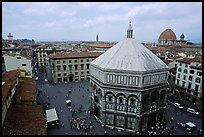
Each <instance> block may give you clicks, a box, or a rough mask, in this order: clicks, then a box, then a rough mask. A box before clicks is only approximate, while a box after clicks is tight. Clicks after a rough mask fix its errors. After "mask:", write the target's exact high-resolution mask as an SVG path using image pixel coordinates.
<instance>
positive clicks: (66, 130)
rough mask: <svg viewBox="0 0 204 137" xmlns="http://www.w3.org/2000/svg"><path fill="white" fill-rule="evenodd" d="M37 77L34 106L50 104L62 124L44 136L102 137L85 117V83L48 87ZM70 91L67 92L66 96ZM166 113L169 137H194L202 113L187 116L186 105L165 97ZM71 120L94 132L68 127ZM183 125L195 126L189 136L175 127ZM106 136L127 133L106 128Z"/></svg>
mask: <svg viewBox="0 0 204 137" xmlns="http://www.w3.org/2000/svg"><path fill="white" fill-rule="evenodd" d="M36 76H37V77H38V78H39V80H38V81H36V85H37V103H38V104H47V103H50V105H49V106H48V108H45V109H50V108H54V107H55V108H56V110H57V112H58V114H59V122H60V123H61V124H62V125H63V126H60V127H54V128H51V129H47V133H48V135H80V134H88V135H104V134H105V129H104V127H102V126H101V124H100V123H99V122H97V121H96V120H95V119H94V117H93V115H90V114H89V113H88V114H87V112H88V110H89V109H90V105H91V104H90V92H89V81H79V82H72V83H57V84H56V85H55V84H50V85H49V84H48V82H46V81H45V78H46V77H45V75H44V74H42V73H41V72H40V71H38V73H37V74H36ZM69 91H71V93H69ZM66 100H72V103H73V104H74V107H73V106H72V112H71V111H70V110H69V109H68V107H67V104H66ZM175 102H179V103H180V104H181V105H182V106H183V107H184V108H183V109H179V108H177V107H175V106H174V103H175ZM81 105H82V108H83V109H82V111H81V112H77V113H76V114H75V116H73V111H74V110H75V111H77V110H78V109H79V108H80V107H81ZM166 106H167V107H166V110H165V119H166V126H167V127H169V128H172V130H171V134H172V135H198V132H197V130H199V129H202V112H201V111H200V110H199V113H200V114H199V115H195V114H191V113H189V112H187V111H186V109H187V107H189V106H187V104H185V103H182V100H179V99H176V98H174V97H172V96H170V95H168V97H167V102H166ZM172 117H173V118H174V120H172V122H171V123H169V121H170V119H171V118H172ZM72 118H80V119H83V118H85V119H86V120H85V121H86V123H90V122H91V123H92V124H93V126H94V127H95V130H93V131H92V132H91V131H89V132H88V131H86V132H84V131H83V130H77V129H75V128H71V125H70V120H71V119H72ZM181 122H182V123H187V122H192V123H194V124H195V125H196V126H197V127H196V130H195V131H194V132H192V133H189V132H188V131H187V130H186V128H183V127H177V126H176V124H177V123H181ZM176 127H177V128H176ZM106 131H107V132H108V133H107V134H110V135H127V134H131V133H127V132H124V131H118V130H116V129H112V130H111V129H108V128H107V129H106Z"/></svg>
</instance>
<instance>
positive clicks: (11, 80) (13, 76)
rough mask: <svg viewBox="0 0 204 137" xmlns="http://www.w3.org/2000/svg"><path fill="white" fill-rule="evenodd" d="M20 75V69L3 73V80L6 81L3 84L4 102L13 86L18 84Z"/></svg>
mask: <svg viewBox="0 0 204 137" xmlns="http://www.w3.org/2000/svg"><path fill="white" fill-rule="evenodd" d="M19 75H20V71H19V70H12V71H4V72H3V73H2V82H5V83H4V85H3V86H2V104H3V103H4V102H5V101H6V99H7V96H8V94H9V91H10V89H11V87H13V86H14V85H15V84H16V82H17V81H16V80H17V78H18V77H19Z"/></svg>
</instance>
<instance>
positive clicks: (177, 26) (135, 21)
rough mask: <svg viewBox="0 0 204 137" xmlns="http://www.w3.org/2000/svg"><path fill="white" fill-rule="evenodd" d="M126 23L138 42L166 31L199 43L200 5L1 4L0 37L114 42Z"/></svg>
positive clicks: (136, 3) (154, 37) (124, 28)
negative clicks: (0, 33)
mask: <svg viewBox="0 0 204 137" xmlns="http://www.w3.org/2000/svg"><path fill="white" fill-rule="evenodd" d="M130 19H131V21H132V25H133V28H134V35H135V38H137V39H138V40H141V41H148V40H151V41H152V40H155V41H157V39H158V36H159V35H160V33H161V32H162V31H164V30H165V29H166V28H171V29H172V30H173V31H175V33H176V35H177V36H178V35H180V33H184V34H185V35H186V36H188V37H189V39H194V38H196V37H197V38H200V39H201V33H202V30H201V28H202V3H201V2H193V3H191V2H185V3H179V2H169V3H168V2H148V3H147V2H145V3H143V2H140V3H138V2H110V3H109V2H32V3H30V2H20V3H18V2H16V3H15V2H14V3H13V2H3V5H2V29H3V31H2V35H3V36H5V37H7V34H8V33H9V32H11V33H13V34H14V37H15V36H16V37H22V36H25V37H26V36H28V35H29V36H32V35H33V37H36V39H43V38H47V39H49V37H50V38H51V37H52V38H54V37H56V39H57V38H62V37H64V38H69V39H85V38H87V40H88V39H92V38H95V35H96V33H98V34H99V36H100V38H101V39H103V40H113V41H114V40H120V39H121V37H122V38H123V37H124V36H125V35H126V29H127V27H128V23H129V20H130ZM191 37H192V38H191Z"/></svg>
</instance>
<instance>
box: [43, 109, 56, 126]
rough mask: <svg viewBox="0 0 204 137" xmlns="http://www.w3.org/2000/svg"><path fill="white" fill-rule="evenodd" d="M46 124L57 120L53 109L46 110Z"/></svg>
mask: <svg viewBox="0 0 204 137" xmlns="http://www.w3.org/2000/svg"><path fill="white" fill-rule="evenodd" d="M46 119H47V123H49V122H53V121H57V120H59V118H58V116H57V112H56V109H55V108H52V109H48V110H46Z"/></svg>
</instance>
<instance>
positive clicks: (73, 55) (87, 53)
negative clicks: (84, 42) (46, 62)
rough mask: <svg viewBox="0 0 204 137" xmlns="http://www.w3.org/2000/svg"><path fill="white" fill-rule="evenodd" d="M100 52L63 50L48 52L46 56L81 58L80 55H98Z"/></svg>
mask: <svg viewBox="0 0 204 137" xmlns="http://www.w3.org/2000/svg"><path fill="white" fill-rule="evenodd" d="M101 54H102V53H101V52H65V53H57V54H50V55H48V56H47V57H48V58H51V59H62V58H82V57H98V56H100V55H101Z"/></svg>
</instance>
